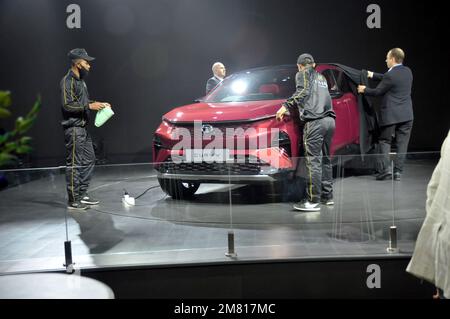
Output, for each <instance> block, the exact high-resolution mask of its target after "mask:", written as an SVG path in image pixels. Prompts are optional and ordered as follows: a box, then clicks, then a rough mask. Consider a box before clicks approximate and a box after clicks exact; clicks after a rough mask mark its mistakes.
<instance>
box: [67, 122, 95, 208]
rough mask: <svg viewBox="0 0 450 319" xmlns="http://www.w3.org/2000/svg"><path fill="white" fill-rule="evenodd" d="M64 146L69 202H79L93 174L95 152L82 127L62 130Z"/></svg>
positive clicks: (89, 138)
mask: <svg viewBox="0 0 450 319" xmlns="http://www.w3.org/2000/svg"><path fill="white" fill-rule="evenodd" d="M64 138H65V144H66V184H67V195H68V197H69V202H75V201H80V200H81V198H82V197H83V196H84V195H85V194H86V193H87V189H88V187H89V182H90V180H91V177H92V174H93V172H94V165H95V152H94V147H93V145H92V140H91V137H90V135H89V133H88V132H87V130H86V128H84V127H69V128H66V129H65V130H64Z"/></svg>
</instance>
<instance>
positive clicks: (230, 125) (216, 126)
mask: <svg viewBox="0 0 450 319" xmlns="http://www.w3.org/2000/svg"><path fill="white" fill-rule="evenodd" d="M254 125H255V124H254V123H211V127H212V128H213V129H216V130H219V131H220V132H221V133H222V134H223V135H224V136H225V135H226V133H227V132H226V130H227V129H233V130H236V129H242V130H244V131H246V130H247V129H249V128H252V127H254ZM176 128H184V129H187V130H189V133H190V134H191V136H192V137H194V124H193V123H192V124H190V123H189V124H182V123H178V124H176V126H175V129H176ZM201 128H202V127H201V126H200V131H199V132H197V134H202V131H201ZM216 134H217V133H216Z"/></svg>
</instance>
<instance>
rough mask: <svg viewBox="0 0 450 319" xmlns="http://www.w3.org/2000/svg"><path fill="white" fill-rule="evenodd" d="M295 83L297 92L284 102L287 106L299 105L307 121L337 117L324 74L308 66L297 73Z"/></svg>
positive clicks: (304, 119)
mask: <svg viewBox="0 0 450 319" xmlns="http://www.w3.org/2000/svg"><path fill="white" fill-rule="evenodd" d="M295 83H296V91H295V93H294V94H293V95H292V96H291V97H290V98H288V99H287V101H286V102H285V103H284V104H283V105H284V106H285V107H286V108H288V109H290V110H292V108H294V107H298V110H299V114H300V119H301V120H302V121H305V122H307V121H313V120H318V119H322V118H325V117H327V116H331V117H333V118H336V114H335V113H334V111H333V106H332V102H331V96H330V93H329V92H328V84H327V80H326V79H325V77H324V76H323V75H322V74H320V73H319V72H317V71H316V70H315V69H314V68H312V67H308V68H306V69H304V70H303V71H300V72H298V73H297V75H296V76H295Z"/></svg>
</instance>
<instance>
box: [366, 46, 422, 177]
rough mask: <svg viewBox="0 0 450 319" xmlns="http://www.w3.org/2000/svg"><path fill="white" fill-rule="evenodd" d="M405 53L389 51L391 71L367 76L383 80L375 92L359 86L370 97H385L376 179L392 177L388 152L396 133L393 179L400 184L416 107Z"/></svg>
mask: <svg viewBox="0 0 450 319" xmlns="http://www.w3.org/2000/svg"><path fill="white" fill-rule="evenodd" d="M404 58H405V53H404V52H403V50H402V49H400V48H395V49H392V50H390V51H389V52H388V53H387V56H386V64H387V67H388V68H389V70H388V72H386V73H385V74H378V73H374V72H370V71H368V77H369V78H373V79H375V80H381V82H380V83H379V84H378V86H377V87H376V88H374V89H372V88H368V87H365V86H363V85H360V86H358V92H359V93H362V94H366V95H369V96H383V100H382V102H381V106H380V113H379V125H380V137H379V152H378V153H379V154H382V156H381V157H380V158H379V159H378V161H377V170H378V172H379V174H378V175H377V177H376V179H377V180H384V179H387V178H391V173H390V168H389V167H390V165H389V152H390V150H391V143H392V135H394V134H395V145H396V147H397V157H396V159H395V163H394V179H395V180H397V181H399V180H400V178H401V174H402V172H403V164H404V162H405V156H406V152H407V150H408V143H409V138H410V135H411V129H412V126H413V120H414V115H413V108H412V100H411V88H412V82H413V75H412V72H411V70H410V69H409V68H408V67H406V66H404V65H403V60H404Z"/></svg>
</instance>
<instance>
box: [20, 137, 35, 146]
mask: <svg viewBox="0 0 450 319" xmlns="http://www.w3.org/2000/svg"><path fill="white" fill-rule="evenodd" d="M31 140H32V138H31V137H29V136H23V137H22V138H21V139H20V144H22V145H25V144H28V143H30V142H31Z"/></svg>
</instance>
